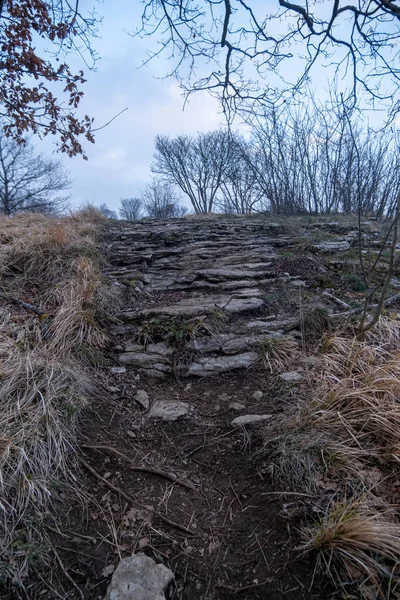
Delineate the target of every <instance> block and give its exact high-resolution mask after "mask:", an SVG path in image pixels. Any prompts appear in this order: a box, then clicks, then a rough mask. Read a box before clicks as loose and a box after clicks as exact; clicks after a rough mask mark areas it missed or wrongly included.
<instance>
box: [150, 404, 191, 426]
mask: <svg viewBox="0 0 400 600" xmlns="http://www.w3.org/2000/svg"><path fill="white" fill-rule="evenodd" d="M188 412H189V404H187V402H179V401H178V400H156V401H155V402H154V404H153V405H152V407H151V409H150V412H149V414H148V416H149V418H150V419H162V420H163V421H176V420H177V419H179V417H184V416H185V415H187V413H188Z"/></svg>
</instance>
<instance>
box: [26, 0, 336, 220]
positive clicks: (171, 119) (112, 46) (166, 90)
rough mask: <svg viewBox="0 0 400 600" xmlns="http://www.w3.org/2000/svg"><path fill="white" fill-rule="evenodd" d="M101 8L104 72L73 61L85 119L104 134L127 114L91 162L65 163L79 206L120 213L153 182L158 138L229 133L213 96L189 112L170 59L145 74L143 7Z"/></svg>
mask: <svg viewBox="0 0 400 600" xmlns="http://www.w3.org/2000/svg"><path fill="white" fill-rule="evenodd" d="M93 1H94V0H81V6H82V8H84V6H85V5H86V6H87V7H88V9H90V8H91V7H92V6H93ZM257 4H258V7H259V8H260V10H262V11H263V12H264V11H265V10H266V8H268V5H274V6H275V5H276V3H275V2H272V0H255V5H257ZM96 7H97V11H98V13H99V15H100V16H101V17H103V23H102V24H101V26H100V30H99V36H100V37H99V38H98V39H94V40H93V44H92V45H93V48H94V49H95V50H96V51H97V53H98V55H99V60H98V62H97V64H96V70H94V71H89V70H87V69H86V68H85V66H84V64H83V63H82V61H81V60H80V59H79V58H78V57H77V56H69V57H68V62H69V64H70V65H71V67H72V69H73V70H79V69H83V70H84V71H85V75H86V77H87V80H88V81H87V83H86V84H85V85H84V86H83V87H82V89H83V91H84V93H85V95H84V99H83V101H82V103H81V111H82V114H85V113H86V114H89V115H90V116H92V117H94V118H95V127H100V126H102V125H103V124H105V123H107V122H108V121H109V120H110V119H112V118H113V117H114V116H115V115H116V114H117V113H119V112H120V111H122V110H123V109H125V108H127V110H126V111H125V112H124V113H123V114H122V115H121V116H120V117H118V118H117V119H116V120H115V121H113V122H112V123H111V124H110V125H108V126H107V127H105V128H104V129H102V130H101V131H98V132H97V133H96V143H95V144H94V145H92V144H86V153H87V156H88V158H89V160H88V161H84V160H83V159H82V158H79V157H77V158H74V159H69V158H68V157H66V156H63V155H61V158H62V160H63V163H64V165H65V167H66V168H67V169H68V171H69V172H70V175H71V179H73V185H72V188H71V190H70V192H71V203H72V204H73V205H74V206H79V205H80V204H82V203H84V202H87V201H89V202H92V203H94V204H97V205H99V204H101V203H103V202H105V203H106V204H107V205H108V206H109V207H110V208H112V209H114V210H117V209H118V207H119V203H120V199H121V198H127V197H133V196H137V195H140V193H141V190H143V188H144V186H145V185H146V183H148V182H149V180H150V177H151V173H150V165H151V162H152V156H153V152H154V138H155V136H156V135H157V134H169V135H172V136H176V135H179V134H183V133H188V134H196V133H197V132H199V131H210V130H212V129H216V128H218V127H219V126H223V125H224V117H223V115H222V114H221V113H220V108H219V105H218V103H217V101H216V100H215V99H213V98H212V97H211V96H209V95H208V94H207V93H205V92H204V93H197V94H195V95H194V96H192V98H191V101H190V103H188V104H186V106H185V109H184V110H183V108H184V99H183V97H182V95H181V92H180V89H179V87H178V84H177V83H176V82H175V81H174V80H173V79H160V76H161V75H165V74H166V73H167V72H168V68H169V67H171V65H168V63H167V59H166V57H165V58H162V59H156V60H154V61H151V62H150V63H149V64H148V65H147V66H145V67H142V66H141V65H142V63H143V61H144V60H145V59H146V56H147V52H148V51H149V50H151V49H153V50H154V49H155V44H156V40H155V39H153V38H149V37H147V38H144V39H143V38H139V37H132V36H131V35H128V32H129V31H130V32H133V31H135V30H136V28H137V27H139V26H140V16H141V12H142V8H143V4H142V2H140V1H139V0H118V1H115V0H114V2H111V1H110V0H104V1H103V0H99V1H98V2H97V4H96ZM294 54H295V57H294V58H293V59H292V61H291V63H290V64H288V65H287V66H286V68H287V69H288V72H287V75H288V76H290V74H293V73H296V70H297V69H300V70H301V64H300V63H299V61H298V59H297V58H296V53H294ZM328 71H329V69H326V68H324V67H323V65H322V66H320V67H319V68H318V67H317V68H316V69H314V78H313V81H314V85H315V86H316V89H317V94H318V95H319V96H320V95H321V94H322V95H323V94H324V93H325V94H327V90H328V88H329V81H330V76H329V73H328ZM301 97H302V96H301V95H300V97H299V98H300V99H301ZM320 97H321V96H320ZM304 98H305V100H306V97H305V96H304ZM37 147H38V149H39V150H40V151H42V152H43V153H46V154H50V153H51V152H53V149H54V145H53V143H52V141H51V139H50V138H47V139H45V140H44V141H42V142H38V143H37ZM185 203H186V204H187V202H185Z"/></svg>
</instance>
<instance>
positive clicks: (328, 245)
mask: <svg viewBox="0 0 400 600" xmlns="http://www.w3.org/2000/svg"><path fill="white" fill-rule="evenodd" d="M349 248H350V244H349V242H347V241H346V240H343V241H338V242H321V243H320V244H314V246H313V249H314V250H316V251H317V252H345V251H346V250H349Z"/></svg>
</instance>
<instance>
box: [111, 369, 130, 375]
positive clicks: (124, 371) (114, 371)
mask: <svg viewBox="0 0 400 600" xmlns="http://www.w3.org/2000/svg"><path fill="white" fill-rule="evenodd" d="M110 373H112V374H113V375H124V373H126V369H125V367H111V368H110Z"/></svg>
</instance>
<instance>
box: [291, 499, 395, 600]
mask: <svg viewBox="0 0 400 600" xmlns="http://www.w3.org/2000/svg"><path fill="white" fill-rule="evenodd" d="M303 540H304V543H303V546H302V549H303V550H304V551H317V552H318V555H317V562H316V569H317V570H321V569H322V570H323V571H324V572H328V573H329V574H330V575H331V576H332V577H334V578H335V579H336V578H338V577H340V578H341V577H342V574H341V572H340V571H341V569H344V570H345V572H346V574H347V576H348V577H349V578H350V579H353V580H354V578H355V577H357V579H360V580H361V581H362V586H361V589H360V591H361V592H362V587H364V588H366V587H367V586H366V582H369V583H370V584H372V585H373V587H374V588H375V590H374V595H375V597H376V598H387V599H390V598H393V597H394V596H392V595H391V594H392V592H393V591H394V587H397V583H396V580H397V582H398V575H399V566H398V565H399V562H400V545H399V540H400V525H399V524H398V523H397V522H395V521H394V520H393V510H390V509H387V510H383V511H378V510H377V509H376V507H371V506H369V505H368V503H367V502H360V501H357V500H343V501H341V502H334V503H332V504H331V505H330V506H329V507H328V509H327V511H326V514H325V515H324V517H323V518H322V519H321V520H320V521H319V522H318V523H316V524H315V525H313V526H311V527H308V528H305V529H304V530H303ZM371 591H372V590H371V586H369V592H371Z"/></svg>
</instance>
